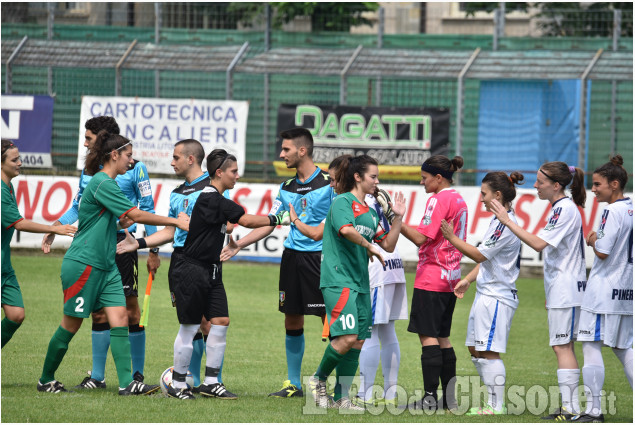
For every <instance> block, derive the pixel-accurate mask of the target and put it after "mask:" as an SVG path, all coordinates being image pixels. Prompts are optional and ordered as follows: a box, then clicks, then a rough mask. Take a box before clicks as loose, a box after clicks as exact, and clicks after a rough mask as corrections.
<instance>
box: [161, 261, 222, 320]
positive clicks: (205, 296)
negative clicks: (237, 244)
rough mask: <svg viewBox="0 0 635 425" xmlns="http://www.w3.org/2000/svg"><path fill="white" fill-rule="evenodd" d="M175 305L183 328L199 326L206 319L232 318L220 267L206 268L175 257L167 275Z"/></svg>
mask: <svg viewBox="0 0 635 425" xmlns="http://www.w3.org/2000/svg"><path fill="white" fill-rule="evenodd" d="M168 280H169V284H170V296H171V297H172V305H174V306H175V307H176V315H177V317H178V319H179V323H180V324H182V325H197V324H199V323H201V318H202V317H203V316H205V318H206V319H207V320H211V319H212V318H214V317H229V309H228V306H227V294H226V293H225V286H223V279H222V268H221V265H220V264H218V265H213V266H207V265H203V264H200V263H198V262H196V261H195V260H192V259H189V258H187V257H186V256H185V255H184V254H182V253H177V252H174V253H172V259H171V261H170V270H169V271H168Z"/></svg>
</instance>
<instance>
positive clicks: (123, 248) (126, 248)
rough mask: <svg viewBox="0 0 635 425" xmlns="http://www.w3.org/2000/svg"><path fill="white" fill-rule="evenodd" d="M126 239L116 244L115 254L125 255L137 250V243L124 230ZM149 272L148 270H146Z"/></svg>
mask: <svg viewBox="0 0 635 425" xmlns="http://www.w3.org/2000/svg"><path fill="white" fill-rule="evenodd" d="M124 232H125V233H126V237H125V238H124V240H122V241H121V242H119V243H118V244H117V254H125V253H126V252H135V251H136V250H137V249H139V242H137V240H136V239H135V238H134V236H132V235H131V234H130V232H128V230H124ZM148 271H149V270H148Z"/></svg>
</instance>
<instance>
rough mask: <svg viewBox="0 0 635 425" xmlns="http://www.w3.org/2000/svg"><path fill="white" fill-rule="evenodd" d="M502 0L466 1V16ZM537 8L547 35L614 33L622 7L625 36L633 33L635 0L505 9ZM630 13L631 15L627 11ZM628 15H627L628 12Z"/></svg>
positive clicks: (487, 9) (513, 5) (523, 5)
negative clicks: (614, 21)
mask: <svg viewBox="0 0 635 425" xmlns="http://www.w3.org/2000/svg"><path fill="white" fill-rule="evenodd" d="M499 5H500V3H498V2H495V3H492V2H474V3H464V4H463V8H464V10H465V15H466V16H474V14H475V13H476V12H488V13H491V12H493V11H494V10H495V9H496V8H498V7H499ZM530 7H533V8H535V9H537V13H535V14H534V15H532V18H534V19H536V20H537V22H538V28H540V29H541V30H542V34H543V36H545V37H610V36H612V35H613V11H614V10H622V11H623V12H622V13H623V15H622V25H621V28H620V32H621V35H622V36H625V37H632V36H633V3H630V2H595V3H579V2H537V3H524V2H519V3H505V12H506V13H509V12H512V11H516V10H521V11H528V10H529V9H530ZM626 14H627V15H626ZM625 15H626V16H625Z"/></svg>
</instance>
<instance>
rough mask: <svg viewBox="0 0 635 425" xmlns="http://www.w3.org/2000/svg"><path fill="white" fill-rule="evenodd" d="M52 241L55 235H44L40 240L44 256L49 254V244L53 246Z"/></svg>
mask: <svg viewBox="0 0 635 425" xmlns="http://www.w3.org/2000/svg"><path fill="white" fill-rule="evenodd" d="M54 240H55V233H45V234H44V237H43V238H42V251H43V252H44V253H45V254H48V253H49V252H51V244H53V241H54Z"/></svg>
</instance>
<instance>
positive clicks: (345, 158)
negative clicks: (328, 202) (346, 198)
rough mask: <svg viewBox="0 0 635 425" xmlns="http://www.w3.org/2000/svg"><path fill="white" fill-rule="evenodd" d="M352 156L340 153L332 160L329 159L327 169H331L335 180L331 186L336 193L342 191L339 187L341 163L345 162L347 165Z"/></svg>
mask: <svg viewBox="0 0 635 425" xmlns="http://www.w3.org/2000/svg"><path fill="white" fill-rule="evenodd" d="M352 158H353V155H349V154H346V155H340V156H338V157H337V158H335V159H333V161H331V163H330V164H329V168H328V169H329V170H333V176H334V180H335V182H334V184H333V188H334V189H335V192H337V193H338V194H340V193H343V192H342V190H341V188H340V182H341V181H342V165H343V164H346V165H347V166H348V163H349V161H350V160H351V159H352Z"/></svg>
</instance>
